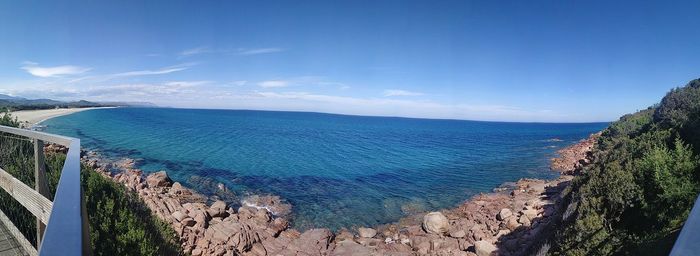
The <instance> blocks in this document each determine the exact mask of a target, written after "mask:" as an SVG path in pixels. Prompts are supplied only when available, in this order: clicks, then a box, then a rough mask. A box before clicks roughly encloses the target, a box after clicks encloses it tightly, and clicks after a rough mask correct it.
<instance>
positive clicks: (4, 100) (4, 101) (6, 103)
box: [0, 94, 156, 109]
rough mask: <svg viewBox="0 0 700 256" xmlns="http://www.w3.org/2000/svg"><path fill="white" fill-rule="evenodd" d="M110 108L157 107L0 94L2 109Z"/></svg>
mask: <svg viewBox="0 0 700 256" xmlns="http://www.w3.org/2000/svg"><path fill="white" fill-rule="evenodd" d="M108 106H139V107H155V106H156V105H154V104H153V103H150V102H92V101H86V100H79V101H58V100H52V99H27V98H23V97H15V96H10V95H5V94H0V109H2V108H11V109H44V108H55V107H62V108H68V107H73V108H81V107H108Z"/></svg>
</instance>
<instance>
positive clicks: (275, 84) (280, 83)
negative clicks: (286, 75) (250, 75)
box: [258, 80, 289, 88]
mask: <svg viewBox="0 0 700 256" xmlns="http://www.w3.org/2000/svg"><path fill="white" fill-rule="evenodd" d="M258 86H260V87H263V88H279V87H287V86H289V81H285V80H268V81H262V82H260V83H258Z"/></svg>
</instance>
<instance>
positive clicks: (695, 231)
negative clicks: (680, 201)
mask: <svg viewBox="0 0 700 256" xmlns="http://www.w3.org/2000/svg"><path fill="white" fill-rule="evenodd" d="M698 252H700V196H699V197H698V199H696V200H695V205H694V206H693V209H692V210H691V211H690V214H689V215H688V219H687V220H686V221H685V224H683V229H682V230H681V233H680V235H678V238H677V239H676V243H675V244H673V249H672V250H671V254H669V255H671V256H681V255H697V254H698Z"/></svg>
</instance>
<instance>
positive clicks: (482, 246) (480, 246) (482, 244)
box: [474, 240, 498, 256]
mask: <svg viewBox="0 0 700 256" xmlns="http://www.w3.org/2000/svg"><path fill="white" fill-rule="evenodd" d="M496 250H498V248H496V246H494V245H493V244H492V243H490V242H488V241H484V240H481V241H476V242H474V251H475V252H476V255H478V256H491V254H493V253H494V252H496Z"/></svg>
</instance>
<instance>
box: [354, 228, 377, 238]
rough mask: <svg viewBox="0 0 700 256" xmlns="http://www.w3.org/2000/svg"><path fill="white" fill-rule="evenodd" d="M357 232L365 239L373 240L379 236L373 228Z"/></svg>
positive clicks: (361, 229) (360, 229) (359, 229)
mask: <svg viewBox="0 0 700 256" xmlns="http://www.w3.org/2000/svg"><path fill="white" fill-rule="evenodd" d="M357 232H358V233H359V234H360V237H364V238H372V237H374V236H376V235H377V231H376V230H374V229H372V228H358V229H357Z"/></svg>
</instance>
